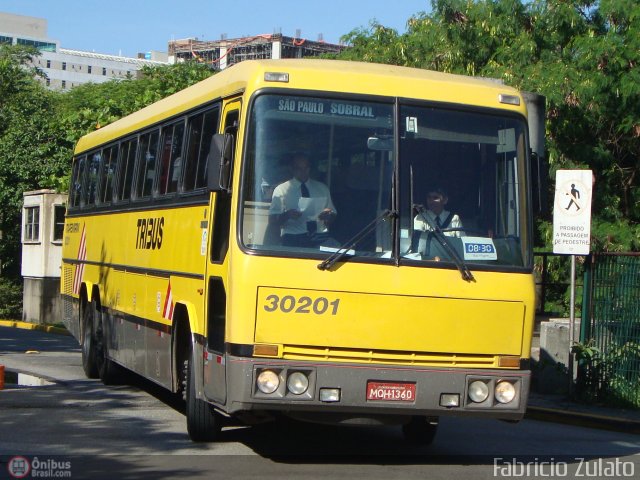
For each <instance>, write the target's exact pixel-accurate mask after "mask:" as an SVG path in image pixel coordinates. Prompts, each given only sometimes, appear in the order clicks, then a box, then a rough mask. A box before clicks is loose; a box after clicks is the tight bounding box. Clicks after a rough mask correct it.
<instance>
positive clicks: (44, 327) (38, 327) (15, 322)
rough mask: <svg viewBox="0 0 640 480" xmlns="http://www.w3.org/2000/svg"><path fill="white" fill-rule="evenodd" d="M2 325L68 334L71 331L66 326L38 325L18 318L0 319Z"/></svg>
mask: <svg viewBox="0 0 640 480" xmlns="http://www.w3.org/2000/svg"><path fill="white" fill-rule="evenodd" d="M0 327H9V328H21V329H23V330H37V331H39V332H45V333H54V334H56V335H67V336H70V335H71V333H70V332H69V331H68V330H67V329H66V328H61V327H53V326H51V325H38V324H36V323H29V322H20V321H18V320H0Z"/></svg>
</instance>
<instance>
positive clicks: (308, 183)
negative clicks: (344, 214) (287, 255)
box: [269, 155, 336, 248]
mask: <svg viewBox="0 0 640 480" xmlns="http://www.w3.org/2000/svg"><path fill="white" fill-rule="evenodd" d="M291 168H292V173H293V178H292V179H291V180H288V181H286V182H284V183H281V184H280V185H278V186H277V187H276V188H275V189H274V190H273V196H272V199H271V207H270V208H269V224H270V225H275V226H277V227H279V228H280V232H281V240H282V245H284V246H293V247H307V248H317V247H319V246H320V245H328V244H330V243H331V244H333V243H335V240H333V239H330V237H329V233H328V228H327V226H328V225H330V224H331V222H333V220H334V219H335V217H336V208H335V207H334V205H333V202H332V201H331V193H330V192H329V188H328V187H327V186H326V185H325V184H324V183H322V182H319V181H317V180H313V179H311V178H310V177H309V174H310V171H311V166H310V164H309V159H308V158H307V157H306V156H305V155H296V156H294V157H293V161H292V164H291Z"/></svg>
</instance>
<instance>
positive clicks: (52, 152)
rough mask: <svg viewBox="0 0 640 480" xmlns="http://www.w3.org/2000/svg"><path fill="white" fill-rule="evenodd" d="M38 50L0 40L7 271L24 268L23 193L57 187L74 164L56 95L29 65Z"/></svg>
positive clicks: (1, 226) (1, 227)
mask: <svg viewBox="0 0 640 480" xmlns="http://www.w3.org/2000/svg"><path fill="white" fill-rule="evenodd" d="M34 54H35V53H34V51H32V50H27V49H24V48H21V47H10V46H7V45H0V78H1V79H2V82H1V83H0V107H1V108H0V205H2V210H1V211H0V231H2V233H3V235H2V239H1V240H0V259H1V261H2V265H1V268H2V273H3V275H5V276H8V277H9V278H18V277H19V273H20V224H21V221H20V219H21V209H22V193H23V192H24V191H28V190H36V189H42V188H52V187H54V186H55V185H56V184H57V181H56V180H55V179H57V178H60V177H62V176H64V175H65V172H66V171H67V170H68V168H69V163H70V162H69V158H70V155H69V153H70V148H71V144H70V143H69V142H66V141H65V140H64V138H65V136H64V132H63V130H62V127H61V125H60V123H59V122H58V121H57V116H56V113H55V111H56V109H55V105H56V102H55V99H54V97H55V95H54V94H53V93H51V92H49V91H47V90H45V88H44V87H43V86H42V84H41V83H40V82H39V81H38V80H37V77H38V75H39V72H38V71H37V70H35V69H33V68H29V67H28V64H29V62H30V60H31V59H32V58H33V55H34Z"/></svg>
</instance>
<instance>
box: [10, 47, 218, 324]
mask: <svg viewBox="0 0 640 480" xmlns="http://www.w3.org/2000/svg"><path fill="white" fill-rule="evenodd" d="M36 55H38V52H37V51H36V50H33V49H28V48H24V47H19V46H9V45H0V205H2V207H3V208H2V211H0V232H2V235H1V236H0V269H1V270H2V275H3V283H2V285H0V312H14V311H15V308H14V307H13V306H15V304H16V303H15V302H16V298H15V297H16V296H15V295H14V294H15V292H16V291H19V290H17V289H16V285H18V284H19V282H20V265H21V262H20V251H21V245H20V226H21V214H22V201H23V200H22V199H23V197H22V194H23V192H25V191H29V190H39V189H44V188H52V189H56V190H58V191H66V188H67V186H68V178H69V174H70V169H71V158H72V155H73V147H74V145H75V144H76V142H77V141H78V139H79V138H80V137H81V136H82V135H84V134H86V133H88V132H90V131H93V130H95V129H97V128H101V127H102V126H104V125H107V124H108V123H111V122H113V121H115V120H117V119H118V118H120V117H122V116H125V115H127V114H129V113H132V112H134V111H136V110H138V109H140V108H142V107H145V106H147V105H149V104H150V103H152V102H154V101H157V100H160V99H161V98H164V97H165V96H168V95H170V94H172V93H175V92H177V91H179V90H181V89H183V88H185V87H187V86H189V85H191V84H193V83H195V82H197V81H199V80H202V79H204V78H207V77H208V76H210V75H211V74H212V71H211V69H210V68H209V67H207V66H206V65H200V64H196V63H184V64H178V65H171V66H161V67H146V68H144V69H143V71H142V75H141V77H140V78H138V79H134V78H133V77H130V78H127V79H125V80H121V81H116V80H113V81H109V82H106V83H103V84H86V85H82V86H79V87H76V88H74V89H72V90H70V91H69V92H64V93H62V92H52V91H49V90H47V89H45V87H44V86H43V84H42V82H41V81H40V77H42V73H41V72H40V71H38V70H37V69H36V68H34V67H33V66H31V65H32V60H33V58H34V56H36ZM18 304H19V299H18ZM12 305H13V306H12Z"/></svg>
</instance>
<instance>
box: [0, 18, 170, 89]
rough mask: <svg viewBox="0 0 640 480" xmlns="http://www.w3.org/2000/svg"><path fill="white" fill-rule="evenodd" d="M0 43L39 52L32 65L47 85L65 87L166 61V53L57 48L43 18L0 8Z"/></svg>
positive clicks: (119, 75) (121, 75)
mask: <svg viewBox="0 0 640 480" xmlns="http://www.w3.org/2000/svg"><path fill="white" fill-rule="evenodd" d="M0 43H9V44H12V45H31V46H34V47H36V48H38V49H39V50H40V52H41V55H40V56H39V57H36V58H35V59H34V65H35V66H36V67H38V68H40V69H41V70H42V71H43V72H44V74H45V75H46V79H45V80H43V81H44V82H46V84H47V86H48V87H50V88H52V89H59V90H66V89H69V88H73V87H75V86H77V85H80V84H83V83H89V82H92V83H102V82H107V81H109V80H112V79H114V78H116V79H120V78H126V77H128V76H132V77H136V76H137V75H138V71H139V70H140V69H141V68H142V67H143V66H145V65H149V66H155V65H166V64H167V60H168V56H167V54H166V53H162V52H150V53H147V54H140V55H138V57H142V58H130V57H122V56H117V55H104V54H100V53H93V52H84V51H79V50H69V49H66V48H61V47H60V43H59V42H58V41H57V40H53V39H50V38H48V37H47V20H45V19H43V18H36V17H26V16H23V15H14V14H10V13H1V12H0Z"/></svg>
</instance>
